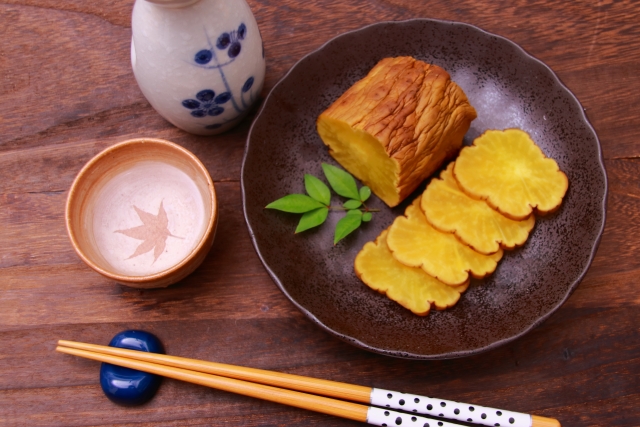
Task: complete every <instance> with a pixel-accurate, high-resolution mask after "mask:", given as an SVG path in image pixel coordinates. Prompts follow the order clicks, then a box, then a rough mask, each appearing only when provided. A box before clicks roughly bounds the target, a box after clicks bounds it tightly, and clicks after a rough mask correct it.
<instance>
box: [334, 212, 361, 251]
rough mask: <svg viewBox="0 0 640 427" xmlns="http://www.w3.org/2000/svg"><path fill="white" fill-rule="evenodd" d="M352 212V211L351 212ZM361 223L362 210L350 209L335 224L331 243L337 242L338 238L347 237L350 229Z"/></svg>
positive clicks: (354, 228)
mask: <svg viewBox="0 0 640 427" xmlns="http://www.w3.org/2000/svg"><path fill="white" fill-rule="evenodd" d="M352 212H354V213H352ZM360 224H362V212H360V211H359V210H352V211H349V212H347V214H346V215H345V216H344V217H343V218H342V219H341V220H340V221H338V223H337V224H336V233H335V235H334V236H333V244H334V245H335V244H337V243H338V242H339V241H340V240H342V239H344V238H345V237H347V236H348V235H349V234H350V233H351V232H352V231H354V230H356V229H357V228H358V227H360Z"/></svg>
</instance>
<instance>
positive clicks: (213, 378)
mask: <svg viewBox="0 0 640 427" xmlns="http://www.w3.org/2000/svg"><path fill="white" fill-rule="evenodd" d="M56 351H59V352H61V353H66V354H71V355H74V356H79V357H84V358H86V359H92V360H97V361H100V362H105V363H111V364H113V365H118V366H124V367H126V368H131V369H137V370H139V371H144V372H149V373H152V374H156V375H162V376H164V377H167V378H172V379H176V380H181V381H186V382H190V383H193V384H199V385H203V386H207V387H211V388H215V389H218V390H223V391H228V392H232V393H237V394H242V395H245V396H250V397H255V398H257V399H263V400H268V401H271V402H276V403H281V404H285V405H289V406H294V407H297V408H301V409H308V410H311V411H316V412H321V413H324V414H328V415H335V416H338V417H343V418H348V419H351V420H354V421H360V422H366V423H369V424H373V425H378V426H386V425H390V424H391V423H393V422H395V423H396V424H397V425H400V424H403V423H404V425H413V426H425V427H435V426H436V425H437V426H441V427H463V426H461V425H460V424H454V423H449V422H444V421H437V420H433V419H431V418H425V417H418V416H415V415H414V416H412V415H410V414H404V413H400V412H395V411H390V410H384V409H380V408H374V407H367V406H365V405H361V404H359V403H352V402H346V401H343V400H337V399H331V398H328V397H323V396H317V395H314V394H308V393H302V392H298V391H293V390H287V389H282V388H278V387H272V386H268V385H263V384H257V383H252V382H248V381H242V380H237V379H234V378H227V377H221V376H218V375H212V374H206V373H203V372H197V371H191V370H188V369H182V368H176V367H173V366H167V365H161V364H158V363H152V362H146V361H142V360H135V359H129V358H125V357H121V356H113V355H110V354H104V353H96V352H93V351H88V350H80V349H76V348H70V347H62V346H58V347H56ZM387 423H389V424H387Z"/></svg>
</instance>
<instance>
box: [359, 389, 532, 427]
mask: <svg viewBox="0 0 640 427" xmlns="http://www.w3.org/2000/svg"><path fill="white" fill-rule="evenodd" d="M370 403H371V404H372V405H375V406H381V407H385V408H393V409H399V410H401V411H406V412H413V413H416V414H425V415H431V416H434V417H440V418H447V419H450V420H458V421H465V422H469V423H475V424H483V425H486V426H493V427H532V426H533V422H532V417H531V415H529V414H523V413H520V412H512V411H505V410H502V409H495V408H487V407H484V406H478V405H470V404H467V403H459V402H453V401H451V400H443V399H434V398H431V397H426V396H418V395H415V394H406V393H400V392H397V391H391V390H383V389H379V388H374V389H372V390H371V402H370ZM382 411H383V412H384V410H382ZM408 417H409V418H407V419H408V420H410V419H411V415H408ZM399 421H401V422H402V421H403V419H399ZM429 421H430V425H429V427H436V426H440V427H442V426H447V425H457V424H451V423H448V424H447V423H445V422H443V424H439V423H440V422H441V421H434V420H429ZM376 425H383V424H376ZM386 425H388V426H394V425H401V424H398V423H396V422H395V419H393V420H391V422H389V417H387V422H386ZM402 425H405V426H406V425H409V426H420V427H423V424H419V423H404V422H402ZM424 426H425V427H426V426H427V424H424Z"/></svg>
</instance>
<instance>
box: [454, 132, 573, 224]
mask: <svg viewBox="0 0 640 427" xmlns="http://www.w3.org/2000/svg"><path fill="white" fill-rule="evenodd" d="M453 174H454V176H455V179H456V181H458V184H460V188H461V189H462V190H463V191H464V192H465V193H467V194H469V195H470V196H471V197H474V198H476V199H483V200H486V201H487V203H488V204H489V205H490V206H492V207H493V208H495V209H497V210H498V211H500V212H501V213H502V214H504V215H506V216H508V217H509V218H512V219H515V220H523V219H526V218H527V217H528V216H529V215H531V213H532V212H533V211H534V210H535V211H536V212H537V213H539V214H545V213H548V212H552V211H554V210H556V209H557V208H558V207H559V206H560V204H561V203H562V198H563V197H564V195H565V193H566V192H567V188H568V186H569V180H568V179H567V176H566V175H565V174H564V173H563V172H562V171H561V170H560V168H559V167H558V164H557V163H556V161H555V160H553V159H550V158H548V157H546V156H545V155H544V153H543V152H542V150H540V147H538V146H537V145H536V144H535V143H534V142H533V140H532V139H531V137H530V136H529V134H527V133H526V132H524V131H522V130H519V129H507V130H504V131H500V130H488V131H486V132H485V133H484V134H482V135H481V136H479V137H478V138H476V140H475V141H474V142H473V145H472V146H469V147H465V148H463V149H462V150H461V151H460V155H459V156H458V159H457V160H456V162H455V166H454V169H453Z"/></svg>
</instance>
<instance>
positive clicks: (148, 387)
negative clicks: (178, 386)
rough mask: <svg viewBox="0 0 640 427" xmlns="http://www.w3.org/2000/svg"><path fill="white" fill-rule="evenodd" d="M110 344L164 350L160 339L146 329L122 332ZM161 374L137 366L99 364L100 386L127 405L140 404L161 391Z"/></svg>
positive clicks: (106, 392) (121, 346) (128, 347)
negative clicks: (138, 368)
mask: <svg viewBox="0 0 640 427" xmlns="http://www.w3.org/2000/svg"><path fill="white" fill-rule="evenodd" d="M109 345H110V346H111V347H118V348H127V349H130V350H138V351H147V352H150V353H164V348H163V346H162V343H161V342H160V340H159V339H158V338H157V337H156V336H155V335H152V334H150V333H148V332H144V331H134V330H131V331H123V332H120V333H119V334H117V335H116V336H115V337H113V339H112V340H111V342H110V343H109ZM161 379H162V377H160V376H158V375H153V374H149V373H146V372H142V371H137V370H135V369H130V368H124V367H121V366H116V365H112V364H110V363H103V364H102V365H101V366H100V385H101V386H102V391H104V394H106V395H107V397H108V398H109V399H110V400H111V401H113V402H115V403H117V404H119V405H126V406H134V405H141V404H143V403H145V402H147V401H148V400H150V399H151V398H152V397H153V396H154V395H155V394H156V391H158V387H159V386H160V381H161Z"/></svg>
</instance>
